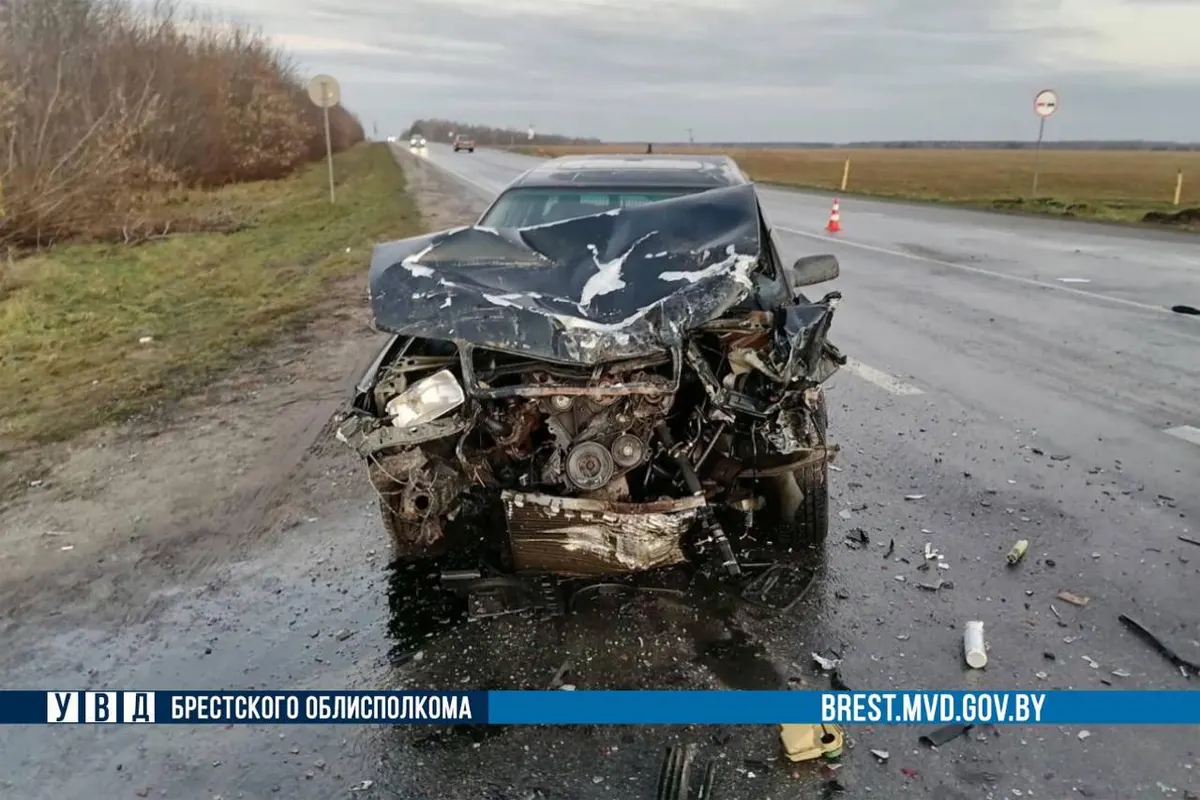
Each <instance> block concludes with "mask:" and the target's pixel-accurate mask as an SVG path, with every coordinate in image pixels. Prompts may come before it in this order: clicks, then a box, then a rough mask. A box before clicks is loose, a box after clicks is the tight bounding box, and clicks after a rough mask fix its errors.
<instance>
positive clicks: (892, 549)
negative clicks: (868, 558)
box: [883, 539, 896, 558]
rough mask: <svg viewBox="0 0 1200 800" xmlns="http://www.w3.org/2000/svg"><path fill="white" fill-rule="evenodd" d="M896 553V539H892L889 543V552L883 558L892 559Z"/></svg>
mask: <svg viewBox="0 0 1200 800" xmlns="http://www.w3.org/2000/svg"><path fill="white" fill-rule="evenodd" d="M894 552H896V540H895V539H891V540H889V541H888V548H887V552H886V553H884V554H883V557H884V558H891V557H892V553H894Z"/></svg>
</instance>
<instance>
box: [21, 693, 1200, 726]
mask: <svg viewBox="0 0 1200 800" xmlns="http://www.w3.org/2000/svg"><path fill="white" fill-rule="evenodd" d="M822 722H824V723H834V724H840V725H863V724H871V725H941V724H955V723H957V724H976V725H978V724H988V723H990V724H996V725H1085V724H1086V725H1200V692H1196V691H1117V690H1114V691H1048V692H1024V691H1021V692H1018V691H995V692H982V691H971V692H968V691H895V692H890V691H889V692H862V691H858V692H832V691H826V692H813V691H803V692H801V691H796V692H747V691H628V692H621V691H607V692H579V691H577V692H564V691H547V692H521V691H498V692H481V691H457V692H440V691H327V692H321V691H305V692H297V691H285V690H277V691H275V690H272V691H234V690H220V691H208V692H198V691H162V690H159V691H129V690H121V691H87V692H85V691H75V690H66V691H52V692H29V691H0V724H8V725H45V724H106V723H118V724H139V723H141V724H158V725H161V724H183V725H205V724H220V725H228V724H247V725H261V724H343V725H347V724H349V725H353V724H359V725H361V724H383V725H419V724H435V725H436V724H441V725H445V724H450V725H462V724H470V725H478V724H491V725H582V724H589V725H685V724H687V725H691V724H695V725H765V724H781V723H822Z"/></svg>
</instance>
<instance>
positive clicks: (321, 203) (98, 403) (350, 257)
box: [0, 144, 420, 451]
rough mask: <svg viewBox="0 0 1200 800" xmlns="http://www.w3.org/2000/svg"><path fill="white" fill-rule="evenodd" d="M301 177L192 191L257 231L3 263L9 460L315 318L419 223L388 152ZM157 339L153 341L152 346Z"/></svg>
mask: <svg viewBox="0 0 1200 800" xmlns="http://www.w3.org/2000/svg"><path fill="white" fill-rule="evenodd" d="M335 174H336V176H337V180H338V185H337V203H336V204H335V205H333V206H331V205H330V203H329V188H328V184H327V176H326V168H325V165H324V164H323V163H318V164H315V165H313V166H310V167H306V168H304V169H301V170H300V171H298V172H297V173H295V174H294V175H293V176H291V177H288V178H285V179H282V180H278V181H264V182H259V183H245V184H236V185H231V186H228V187H225V188H223V189H220V190H216V191H211V192H193V193H191V194H190V196H187V197H185V198H182V199H180V200H178V201H177V202H179V203H181V204H183V205H185V206H190V208H183V209H181V214H182V215H184V216H187V215H192V214H195V215H200V216H203V215H204V214H206V213H209V212H212V211H215V210H217V209H220V211H221V212H222V213H223V214H224V215H228V216H232V217H235V218H236V219H238V220H240V221H242V222H244V223H245V224H246V227H244V228H242V229H241V230H238V231H236V232H234V233H227V234H221V233H198V234H181V235H177V236H171V237H168V238H165V239H162V240H158V241H153V242H150V243H147V244H144V245H140V246H134V247H131V246H116V245H66V246H61V247H56V248H53V249H51V250H49V251H46V252H44V253H42V254H39V255H36V256H32V257H29V258H26V259H22V260H19V261H15V262H11V263H8V264H3V265H0V364H2V365H3V368H2V369H0V451H4V450H5V449H9V448H12V449H14V450H17V449H23V448H25V447H28V446H31V445H35V444H38V443H45V442H51V441H57V440H62V439H65V438H67V437H69V436H71V435H73V434H76V433H79V432H80V431H82V430H85V429H88V428H91V427H94V426H96V425H99V424H102V423H105V422H108V421H111V420H114V419H117V418H120V417H123V416H127V415H129V414H131V413H135V412H138V411H141V410H144V409H148V408H151V407H153V406H154V405H155V404H157V403H160V402H163V401H167V400H171V399H173V398H178V397H180V396H182V395H183V394H185V393H187V392H189V391H191V390H194V389H195V388H197V387H198V386H200V385H202V384H203V383H204V382H206V381H209V380H211V379H212V378H213V377H214V376H215V375H216V374H218V373H219V372H220V371H222V370H224V369H227V368H228V367H230V366H231V365H232V364H234V363H235V361H236V360H237V359H238V358H239V357H241V356H243V355H245V354H246V353H247V351H249V350H250V349H251V348H255V347H258V346H261V345H263V344H266V343H268V342H270V341H271V340H272V339H274V338H276V337H280V336H286V335H288V333H289V332H291V331H295V330H296V329H297V328H298V327H300V326H302V325H303V324H305V323H306V322H308V321H310V320H311V319H312V318H313V316H314V315H315V314H316V313H319V308H320V306H321V305H322V301H323V300H325V298H326V294H327V288H328V286H329V285H330V282H331V281H333V280H335V279H337V278H342V277H345V276H351V275H355V274H359V273H361V274H363V275H364V280H365V265H366V261H367V258H368V257H369V247H370V245H372V244H374V243H375V242H376V241H378V240H380V239H382V238H390V237H400V236H405V235H411V234H413V233H415V232H417V231H418V230H419V226H420V216H419V214H418V212H417V210H416V207H415V206H414V205H413V203H412V201H411V200H410V199H409V198H408V197H407V196H406V195H405V193H404V176H403V173H402V171H401V170H400V168H399V166H398V165H397V164H396V162H395V160H394V159H393V157H392V155H391V153H390V152H389V150H388V148H387V146H386V145H382V144H373V145H359V146H357V147H354V148H352V149H350V150H348V151H346V152H345V153H342V154H340V155H338V156H337V157H336V159H335ZM143 337H152V339H151V341H149V342H145V343H143V342H142V341H141V339H142V338H143Z"/></svg>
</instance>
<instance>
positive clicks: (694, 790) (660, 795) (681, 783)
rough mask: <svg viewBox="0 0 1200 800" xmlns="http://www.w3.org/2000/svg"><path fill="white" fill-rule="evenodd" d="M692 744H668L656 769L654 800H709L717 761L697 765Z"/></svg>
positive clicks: (694, 748)
mask: <svg viewBox="0 0 1200 800" xmlns="http://www.w3.org/2000/svg"><path fill="white" fill-rule="evenodd" d="M697 750H698V748H697V747H696V745H694V744H686V745H677V744H675V745H671V746H670V747H668V748H667V752H666V753H665V754H664V756H663V761H662V766H661V767H660V768H659V775H658V788H657V790H656V792H655V795H654V796H655V798H656V800H712V798H713V786H714V783H715V778H716V762H715V761H712V760H708V761H703V762H699V763H697V760H696V753H697Z"/></svg>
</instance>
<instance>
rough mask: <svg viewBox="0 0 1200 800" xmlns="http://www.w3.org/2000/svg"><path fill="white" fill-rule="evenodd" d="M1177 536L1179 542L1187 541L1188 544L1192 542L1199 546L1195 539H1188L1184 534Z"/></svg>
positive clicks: (1199, 542)
mask: <svg viewBox="0 0 1200 800" xmlns="http://www.w3.org/2000/svg"><path fill="white" fill-rule="evenodd" d="M1178 538H1179V541H1181V542H1187V543H1188V544H1194V545H1196V546H1197V547H1200V541H1197V540H1195V539H1189V538H1188V537H1186V536H1180V537H1178Z"/></svg>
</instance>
